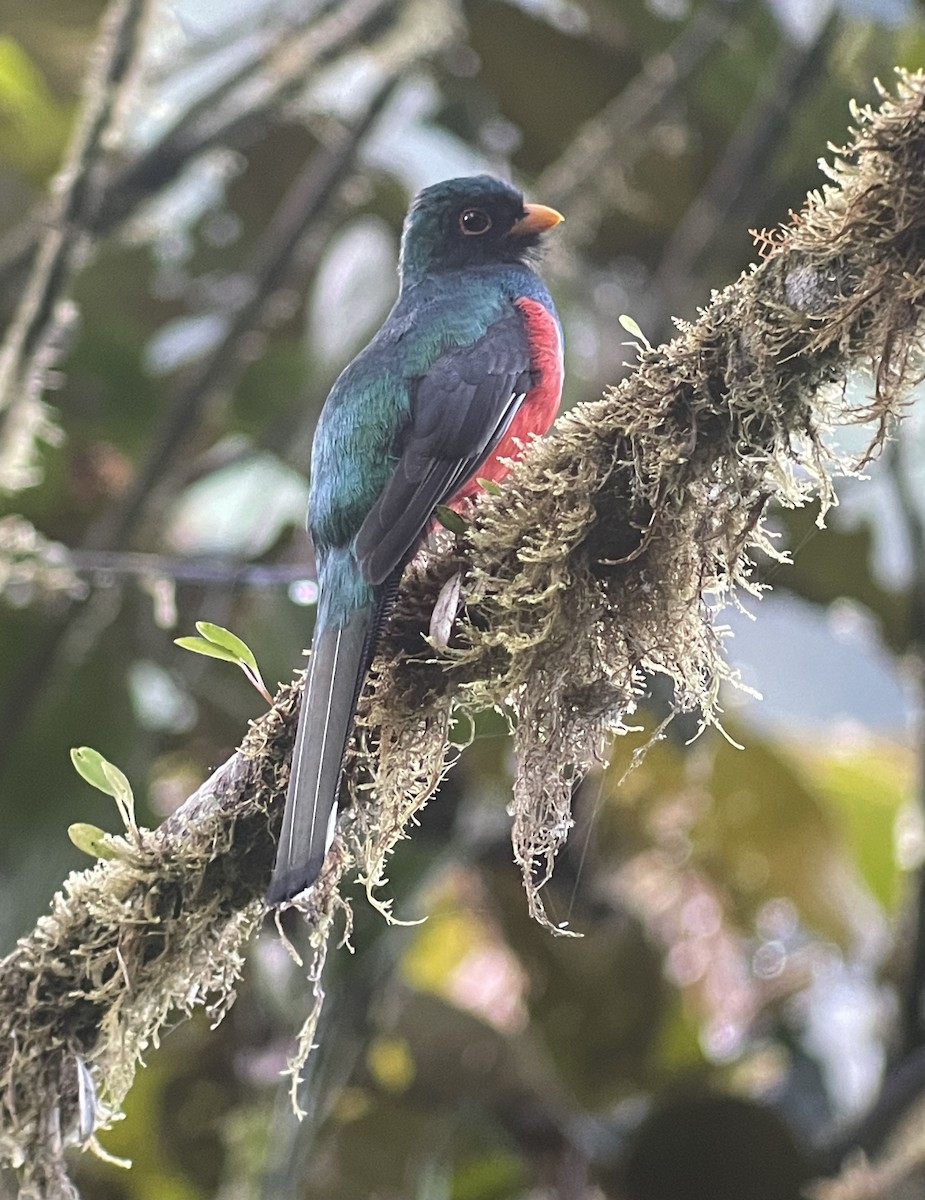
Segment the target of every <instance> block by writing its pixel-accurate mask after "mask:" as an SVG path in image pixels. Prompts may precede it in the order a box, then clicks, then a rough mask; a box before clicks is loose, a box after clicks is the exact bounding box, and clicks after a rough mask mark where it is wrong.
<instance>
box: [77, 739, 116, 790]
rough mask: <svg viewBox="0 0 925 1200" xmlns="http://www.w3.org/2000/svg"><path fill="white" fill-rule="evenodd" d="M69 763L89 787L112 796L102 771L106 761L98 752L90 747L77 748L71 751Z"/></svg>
mask: <svg viewBox="0 0 925 1200" xmlns="http://www.w3.org/2000/svg"><path fill="white" fill-rule="evenodd" d="M71 762H72V763H73V764H74V770H75V771H76V772H77V774H78V775H79V776H80V777H81V779H85V780H86V781H87V783H89V784H90V786H91V787H95V788H96V789H97V790H98V791H100V792H105V793H106V795H107V796H111V795H112V792H111V791H110V784H109V781H108V780H107V778H106V773H105V771H104V770H103V763H105V762H106V759H105V758H103V756H102V754H100V752H99V750H94V749H93V747H92V746H77V747H75V748H74V749H73V750H72V751H71Z"/></svg>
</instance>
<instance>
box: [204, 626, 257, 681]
mask: <svg viewBox="0 0 925 1200" xmlns="http://www.w3.org/2000/svg"><path fill="white" fill-rule="evenodd" d="M196 628H197V629H198V630H199V632H200V633H201V634H202V636H203V637H204V638H205V639H206V640H207V641H209V642H212V643H213V644H214V645H216V646H221V647H222V649H224V650H227V651H229V653H231V654H233V655H234V657H235V659H237V660H238V661H239V662H243V663H247V665H248V666H249V667H250V668H251V669H252V670H254V671H256V670H257V659H256V658H255V657H254V652H253V651H252V650H251V648H250V646H248V644H247V642H243V641H242V640H241V639H240V638H239V637H238V636H237V635H236V634H233V633H232V632H231V630H229V629H224V628H223V627H222V626H221V625H213V624H212V622H211V621H197V622H196Z"/></svg>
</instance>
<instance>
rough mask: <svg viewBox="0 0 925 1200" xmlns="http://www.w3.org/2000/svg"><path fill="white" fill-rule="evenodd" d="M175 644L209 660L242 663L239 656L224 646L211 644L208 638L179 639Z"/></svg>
mask: <svg viewBox="0 0 925 1200" xmlns="http://www.w3.org/2000/svg"><path fill="white" fill-rule="evenodd" d="M173 644H174V645H175V646H180V647H181V649H183V650H191V651H192V652H193V654H204V655H205V656H206V657H207V658H220V659H221V660H222V662H232V663H238V662H240V661H241V660H240V659H239V658H238V656H237V654H233V653H232V652H231V651H230V650H226V649H225V647H224V646H218V645H216V643H215V642H210V641H209V640H208V639H207V638H201V637H179V638H174V639H173Z"/></svg>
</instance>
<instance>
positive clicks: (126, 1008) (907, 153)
mask: <svg viewBox="0 0 925 1200" xmlns="http://www.w3.org/2000/svg"><path fill="white" fill-rule="evenodd" d="M854 115H855V119H856V121H857V124H858V129H857V131H855V132H854V134H853V141H852V145H851V146H850V147H849V148H848V149H846V150H845V151H844V152H843V153H842V154H841V155H839V158H838V161H837V164H836V166H835V168H833V170H832V184H831V186H828V187H826V188H825V189H824V190H823V192H822V193H821V194H819V193H814V194H813V195H811V196H810V197H809V199H808V201H807V204H806V206H805V207H804V209H803V211H802V212H801V213H800V214H799V215H798V216H797V217H795V218H794V220H793V222H792V224H791V225H790V226H788V227H787V228H786V229H785V230H783V231H781V232H779V233H777V234H774V235H769V236H768V237H767V238H766V239H765V244H764V258H763V261H762V263H761V265H760V266H758V267H756V268H755V269H753V270H750V271H748V272H746V273H745V274H743V276H742V277H741V278H740V279H739V280H738V281H737V282H736V283H735V284H733V285H732V286H730V287H729V288H727V289H726V290H725V291H723V292H721V293H719V294H716V295H715V296H714V297H713V299H712V301H711V303H710V304H709V306H708V307H707V308H706V309H705V310H704V311H703V312H702V313H701V315H700V317H699V318H698V320H697V321H696V322H694V323H692V324H689V325H685V326H684V327H683V329H682V331H681V333H680V334H679V336H678V337H677V338H676V339H675V340H674V341H673V342H671V343H669V344H667V345H665V346H662V347H660V348H659V349H657V350H652V349H646V348H642V349H641V351H640V363H639V366H638V369H637V370H636V372H635V373H634V374H633V375H632V376H631V377H630V378H629V379H627V380H626V381H624V383H623V384H621V386H620V387H619V388H617V389H614V390H612V391H611V392H609V393H608V394H607V395H606V396H605V397H604V398H603V399H601V400H599V401H597V402H595V403H592V404H585V405H582V406H580V407H579V408H578V409H576V410H575V411H573V412H572V413H571V414H569V415H568V416H566V417H565V418H564V419H563V420H561V421H560V422H559V423H558V425H557V427H556V429H555V431H554V433H553V434H552V435H551V436H550V437H549V438H547V439H546V440H544V441H543V442H540V443H538V444H536V445H535V446H534V447H533V448H532V450H531V451H530V453H529V455H528V456H527V459H526V461H525V462H524V464H523V466H522V468H521V469H519V470H518V471H517V472H516V473H515V475H514V476H513V477H512V478H511V480H510V482H509V483H508V485H507V486H506V487H505V488H504V490H503V493H502V494H501V495H500V496H498V497H494V496H485V497H484V498H483V499H482V501H480V503H479V504H478V505H477V507H476V509H475V511H474V514H473V519H472V523H471V525H470V527H469V530H468V533H467V535H466V537H465V538H464V540H463V544H462V545H461V546H458V547H455V548H452V549H448V550H446V551H444V552H443V553H441V554H436V555H434V556H433V557H432V558H431V559H430V560H429V561H428V562H426V563H421V564H417V565H416V566H415V568H413V569H412V570H411V571H410V572H409V573H408V575H407V576H406V586H405V588H404V590H403V593H402V596H401V599H400V603H399V606H398V609H397V611H396V616H395V619H394V621H393V623H392V626H391V628H390V633H389V637H388V641H387V644H386V646H385V647H384V651H383V654H382V655H381V656H380V658H379V660H378V664H377V668H376V673H375V675H374V678H373V681H372V686H371V688H370V689H369V690H368V693H367V696H366V698H365V700H364V702H363V707H362V710H361V723H362V729H361V738H360V743H361V745H360V750H359V753H358V754H357V755H356V756H355V759H354V763H353V768H354V769H353V770H352V772H351V774H352V777H353V779H354V789H355V792H356V793H357V797H356V798H357V802H356V804H355V805H354V806H353V807H352V808H350V809H348V810H347V811H346V812H345V813H344V815H343V817H342V820H341V826H340V830H339V836H338V838H337V839H336V841H335V844H334V847H333V848H332V851H331V854H330V855H329V858H328V862H327V864H326V868H325V872H324V874H323V876H322V878H321V879H320V880H319V883H318V885H317V886H316V887H315V889H313V891H312V893H311V896H310V900H309V902H308V904H307V905H306V909H305V913H306V919H307V920H308V922H309V924H310V927H311V930H312V933H313V943H314V944H315V945H318V946H321V947H322V950H321V951H320V953H322V954H323V946H324V944H325V939H326V936H327V933H328V931H329V929H330V925H331V921H332V919H333V915H334V912H335V911H336V906H337V905H338V903H339V900H338V893H337V888H338V883H339V881H340V879H341V878H342V876H343V874H344V873H345V871H347V870H348V869H350V870H352V869H354V868H358V869H359V872H360V876H361V878H363V879H364V880H365V881H366V883H367V888H368V889H369V890H370V891H371V890H372V889H374V888H375V887H376V885H377V881H378V880H379V878H380V874H381V871H382V866H383V863H384V861H385V858H386V856H387V854H388V852H389V851H390V849H391V848H392V847H393V845H394V843H395V841H396V840H397V839H398V838H399V837H401V836H402V830H403V827H404V822H405V821H406V820H407V818H408V817H409V816H410V815H411V814H412V813H413V812H414V810H415V808H417V807H419V806H420V805H421V804H423V803H424V802H425V801H426V799H427V798H428V796H429V795H430V794H431V793H432V791H433V788H434V786H435V785H436V782H437V780H438V779H439V777H440V774H441V772H442V770H443V769H444V766H445V755H446V736H447V722H448V718H449V713H450V710H451V706H452V705H453V704H454V703H455V704H456V705H457V706H459V707H460V708H461V709H462V710H463V711H464V712H469V713H472V712H474V711H476V710H477V709H479V708H481V707H482V706H484V705H486V704H489V703H506V704H508V705H509V707H510V709H511V710H512V711H513V713H514V715H515V717H516V719H517V734H516V739H517V751H518V759H519V766H518V776H517V782H516V786H515V820H514V839H515V849H516V854H517V857H518V860H519V862H520V864H521V868H522V871H523V875H524V883H525V886H526V888H527V892H528V896H529V900H530V906H531V909H532V911H533V912H534V914H535V915H536V916H538V917H539V918H540V919H541V920H545V915H544V913H543V908H542V902H541V899H540V895H539V888H540V886H541V885H542V883H543V882H545V880H546V879H547V878H548V875H549V872H550V871H551V867H552V862H553V859H554V856H555V853H556V851H557V850H558V849H559V847H560V846H561V845H562V843H563V841H564V839H565V837H566V834H567V831H568V827H569V824H570V821H571V814H570V807H569V805H570V797H571V790H572V786H573V782H574V779H575V778H576V777H577V776H579V775H580V774H581V773H582V772H583V771H584V770H585V769H587V767H588V766H589V764H591V763H592V762H594V761H595V760H597V759H598V758H599V756H600V755H601V754H602V753H603V749H602V747H603V743H604V738H605V735H606V734H607V733H608V732H609V731H612V730H613V729H615V728H616V729H619V728H620V722H621V718H622V715H623V714H624V713H625V712H626V711H627V709H628V708H629V706H630V705H631V704H632V702H633V701H634V699H635V697H636V696H637V694H638V692H639V689H640V686H641V685H640V679H641V673H642V672H644V671H658V672H661V673H663V674H665V675H667V676H668V677H669V678H671V679H672V680H673V681H674V684H675V689H676V696H677V703H678V706H679V707H680V708H692V707H695V706H697V705H699V706H701V708H702V710H703V713H704V720H706V721H711V720H714V721H715V713H716V707H715V705H716V690H717V683H718V681H719V680H721V679H723V678H726V677H728V674H729V670H728V667H727V666H726V664H725V662H724V659H723V657H722V653H721V649H722V646H721V637H720V634H719V632H718V631H717V629H716V627H715V625H714V618H713V608H712V607H711V606H715V604H716V603H718V602H722V601H724V600H728V598H729V597H730V595H731V594H732V593H733V592H734V591H735V589H737V588H741V587H744V588H746V589H748V588H749V587H750V586H751V576H750V571H751V567H750V563H749V561H748V558H747V556H746V551H747V550H748V548H749V547H755V546H758V547H764V548H766V549H770V546H769V544H768V543H767V541H766V539H765V538H764V537H763V535H762V531H761V518H762V514H763V512H764V510H765V508H766V506H767V504H768V501H769V500H770V499H772V498H775V499H777V500H778V501H780V502H782V503H785V504H797V503H801V502H803V501H805V500H806V499H807V497H808V496H809V495H810V493H811V492H813V491H815V492H817V493H819V494H821V496H822V499H823V502H825V501H827V500H828V499H829V498H830V496H831V488H832V483H831V475H832V472H833V471H834V470H837V469H839V467H840V466H841V464H840V463H839V462H838V460H837V459H836V458H835V457H834V456H833V455H832V454H830V453H829V452H828V451H827V450H826V448H825V446H824V444H823V442H822V440H821V435H820V429H821V428H822V427H824V426H825V425H826V424H827V423H831V422H833V421H842V422H845V421H856V420H859V419H861V418H862V417H866V416H869V415H870V412H873V413H874V414H876V415H878V416H880V417H881V419H882V420H885V419H886V418H887V417H888V415H889V414H891V413H893V412H895V411H896V408H897V405H898V403H899V401H900V399H901V398H902V397H903V395H904V394H905V392H906V391H907V389H908V387H909V386H910V384H911V383H912V382H913V380H914V376H915V375H916V372H917V371H918V370H919V368H920V360H919V358H918V354H919V346H920V334H921V328H922V318H923V302H925V169H923V167H925V75H915V76H903V77H902V78H901V80H900V84H899V91H898V96H897V97H896V98H890V97H884V99H883V102H882V105H881V107H880V109H879V110H878V111H871V110H864V111H860V112H856V113H855V114H854ZM871 363H873V364H874V365H875V380H876V390H875V395H874V397H873V400H872V402H871V405H870V408H869V409H867V410H865V411H858V410H857V409H852V408H851V406H850V404H849V401H848V396H847V393H846V391H845V389H844V388H843V387H842V386H840V385H841V384H842V383H843V381H844V379H845V377H846V375H847V374H848V373H850V372H852V371H855V370H857V369H863V368H866V367H868V366H869V365H870V364H871ZM458 570H464V571H465V573H466V574H465V598H466V604H467V610H466V614H465V617H464V619H462V620H461V621H460V622H459V623H458V627H457V633H456V636H455V638H454V641H453V645H452V648H451V649H450V650H449V652H448V653H447V654H444V655H437V654H436V653H435V652H433V651H426V650H423V646H422V634H424V633H425V632H426V631H427V629H428V628H429V622H430V616H431V613H432V612H433V609H434V606H435V603H436V601H437V598H438V596H439V595H440V593H441V591H442V589H443V586H444V584H445V582H446V581H447V580H448V579H449V578H451V577H452V576H453V574H454V573H455V572H456V571H458ZM422 650H423V653H422ZM295 697H296V693H295V692H294V691H293V690H291V689H286V690H285V691H284V692H283V694H282V695H281V696H280V697H279V699H278V701H277V705H276V707H275V708H274V710H273V711H271V712H270V713H269V714H268V715H267V716H266V717H264V718H263V719H262V720H261V721H259V722H257V723H255V724H254V725H253V727H252V729H251V731H250V733H249V734H248V737H247V739H246V741H245V744H244V746H243V747H242V749H241V750H240V751H239V752H238V754H236V755H235V756H234V757H233V758H231V759H230V760H229V761H228V763H226V764H225V765H224V766H223V767H222V768H220V770H219V771H218V772H216V774H215V775H214V776H213V777H212V779H211V780H209V781H208V782H207V783H206V784H204V785H203V787H202V788H201V789H200V790H199V792H197V793H196V795H195V796H193V797H192V798H191V799H190V800H189V801H187V803H186V804H185V805H184V806H183V807H182V808H181V809H180V810H179V811H178V812H177V813H176V814H174V816H172V817H171V818H170V819H169V820H168V821H167V822H165V824H164V825H163V826H162V827H161V828H160V829H159V830H157V831H156V832H154V833H150V834H149V833H144V834H143V835H142V837H141V838H140V839H139V840H138V841H135V840H133V839H131V838H126V839H122V840H119V841H117V842H116V843H114V849H115V851H116V854H117V857H116V858H115V859H113V860H112V861H108V862H101V863H99V864H98V865H96V866H95V867H93V868H92V869H91V870H90V871H87V872H84V873H83V874H79V875H73V876H71V878H70V879H69V880H68V882H67V885H66V889H65V892H64V893H63V894H61V895H59V896H57V897H56V898H55V901H54V902H53V906H52V911H51V913H50V915H49V916H47V917H45V918H43V920H42V921H41V922H40V923H39V925H38V927H37V928H36V930H35V931H34V932H33V933H32V934H30V935H28V936H27V937H25V938H23V939H22V940H21V941H20V943H19V945H18V947H17V949H16V950H15V951H14V953H13V954H12V955H11V956H10V957H9V958H8V959H6V960H5V961H4V963H3V964H0V1088H2V1104H0V1121H2V1126H0V1128H2V1136H0V1145H2V1150H3V1153H4V1154H5V1155H6V1157H7V1158H9V1159H11V1160H14V1161H18V1162H20V1163H25V1164H26V1167H25V1171H26V1174H27V1176H28V1178H29V1180H30V1182H31V1184H32V1185H33V1186H38V1185H39V1184H41V1182H42V1181H43V1180H45V1181H47V1180H54V1179H57V1180H58V1182H59V1184H60V1186H62V1187H63V1186H64V1185H63V1183H62V1182H61V1181H63V1180H64V1174H63V1167H62V1166H61V1144H62V1142H63V1140H65V1139H66V1137H67V1136H68V1134H69V1133H70V1132H71V1131H72V1130H73V1129H74V1127H75V1125H76V1124H77V1114H78V1107H77V1093H76V1085H75V1082H74V1081H75V1079H76V1077H77V1073H76V1068H75V1065H74V1064H75V1057H77V1056H79V1058H80V1059H81V1060H83V1061H84V1062H86V1063H87V1064H88V1066H89V1069H90V1071H91V1074H92V1076H93V1078H94V1079H95V1080H96V1082H97V1086H98V1087H99V1088H100V1089H101V1092H102V1094H103V1095H104V1096H105V1097H106V1098H107V1099H108V1101H109V1102H110V1103H112V1104H114V1105H118V1103H119V1102H120V1100H121V1098H122V1096H123V1095H124V1093H125V1091H126V1089H127V1088H128V1086H129V1083H130V1080H131V1075H132V1071H133V1069H134V1066H135V1064H136V1061H137V1058H138V1055H139V1054H140V1052H141V1050H142V1048H143V1046H144V1045H145V1044H146V1043H148V1042H149V1041H151V1040H152V1039H154V1038H155V1037H156V1035H157V1030H158V1029H159V1028H160V1026H161V1025H162V1024H163V1022H164V1020H165V1019H166V1016H167V1013H168V1012H169V1011H170V1010H171V1009H175V1008H179V1009H180V1011H181V1012H185V1011H188V1010H189V1009H190V1008H191V1007H193V1006H194V1005H196V1004H200V1003H204V1002H206V1000H207V999H208V998H209V997H214V1001H213V1002H214V1004H215V1005H216V1006H217V1008H218V1011H219V1012H221V1011H222V1009H223V1007H224V1006H226V1005H227V1004H228V1003H229V1002H230V1000H231V998H232V995H233V992H232V988H233V980H234V975H235V973H236V971H237V968H238V963H239V957H240V953H241V947H242V945H243V942H244V940H245V938H246V936H247V935H248V933H249V932H250V931H251V930H252V929H253V928H254V925H255V924H256V922H257V920H258V918H259V915H260V909H261V904H260V897H261V895H262V891H263V888H264V886H265V882H266V879H267V876H268V873H269V867H270V860H271V856H272V843H273V830H274V829H275V827H276V826H277V824H278V822H279V819H280V808H281V804H280V802H279V794H280V791H281V789H282V786H283V785H284V783H285V779H286V774H287V772H286V761H287V757H288V754H289V750H290V742H291V732H292V718H293V708H294V705H295ZM374 751H375V752H376V753H373V752H374ZM358 767H361V768H362V771H361V770H359V769H358ZM370 771H371V772H372V773H373V775H372V782H373V784H374V788H373V790H372V791H370V789H369V774H368V773H369V772H370ZM361 776H362V777H363V779H364V780H365V781H366V782H365V785H364V786H361V785H360V783H359V779H360V777H361ZM312 978H313V981H314V983H315V997H316V1008H315V1012H314V1013H313V1018H312V1019H313V1020H314V1019H316V1018H317V1005H318V1004H319V1003H320V995H321V994H320V988H319V985H318V963H316V964H315V970H314V971H313V974H312ZM312 1032H313V1026H312V1025H311V1024H310V1025H309V1026H308V1027H307V1029H306V1031H304V1036H303V1040H302V1053H303V1055H304V1053H306V1052H307V1049H308V1046H309V1045H310V1041H311V1034H312ZM296 1065H298V1064H296ZM50 1131H51V1132H50Z"/></svg>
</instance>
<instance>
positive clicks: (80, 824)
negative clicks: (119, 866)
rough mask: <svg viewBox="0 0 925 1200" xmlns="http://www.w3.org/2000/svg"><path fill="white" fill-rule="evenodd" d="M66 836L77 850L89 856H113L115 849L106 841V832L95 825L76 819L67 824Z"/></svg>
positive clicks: (114, 855)
mask: <svg viewBox="0 0 925 1200" xmlns="http://www.w3.org/2000/svg"><path fill="white" fill-rule="evenodd" d="M67 836H68V837H69V838H70V839H71V841H72V842H73V843H74V845H75V846H76V847H77V849H78V850H83V852H84V854H89V855H90V857H91V858H115V857H116V854H115V851H114V850H113V848H112V847H111V846H109V845H108V844H107V842H106V833H105V832H104V830H102V829H100V828H99V827H98V826H97V825H87V824H86V822H84V821H76V822H75V823H74V824H73V825H68V827H67Z"/></svg>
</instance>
